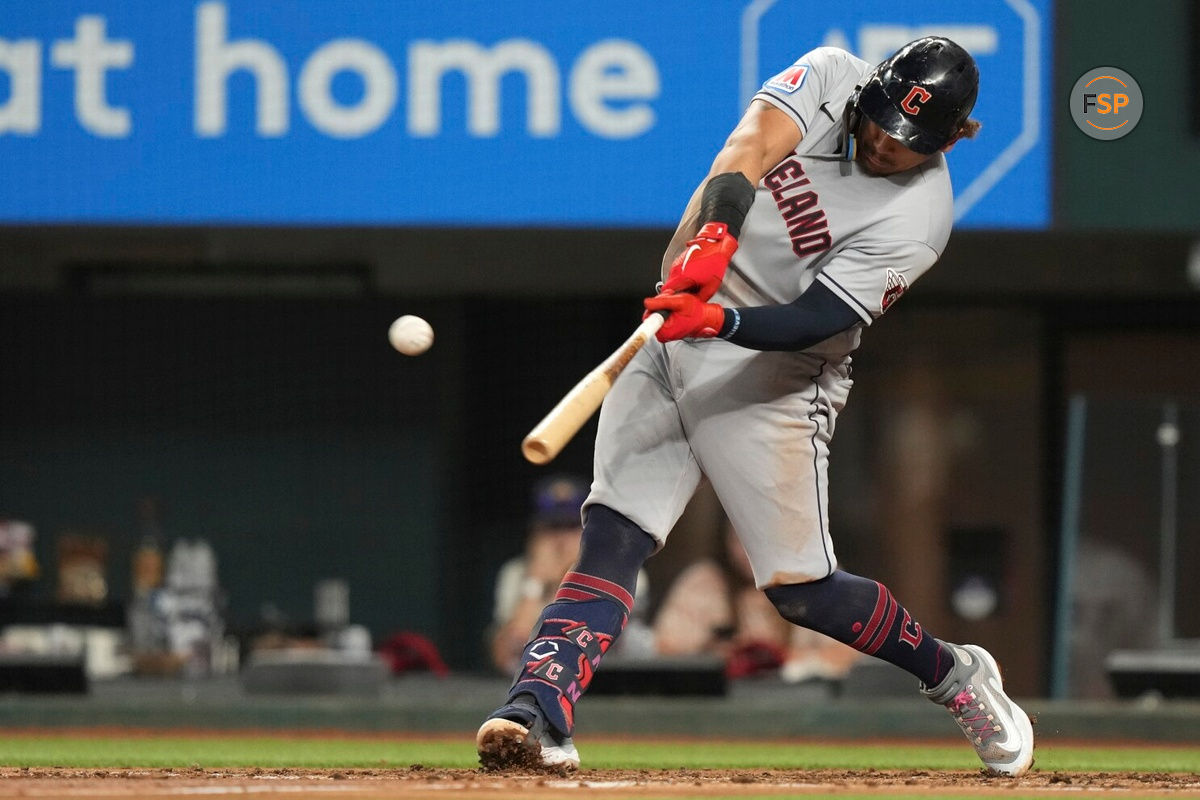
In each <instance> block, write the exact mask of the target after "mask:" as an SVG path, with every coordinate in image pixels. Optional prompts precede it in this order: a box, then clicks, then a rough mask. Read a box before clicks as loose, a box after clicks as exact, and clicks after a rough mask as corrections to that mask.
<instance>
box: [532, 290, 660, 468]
mask: <svg viewBox="0 0 1200 800" xmlns="http://www.w3.org/2000/svg"><path fill="white" fill-rule="evenodd" d="M664 319H665V317H664V316H663V314H661V313H656V314H651V315H650V316H648V317H646V318H645V319H644V320H642V324H641V325H639V326H638V327H637V330H635V331H634V332H633V334H632V335H631V336H630V337H629V338H628V339H626V340H625V342H624V343H623V344H622V345H621V346H620V347H618V348H617V349H616V350H614V351H613V352H612V355H610V356H609V357H608V358H606V359H604V360H603V361H601V362H600V364H599V365H598V366H597V367H596V368H595V369H593V370H592V371H591V372H589V373H588V374H587V375H585V376H583V380H581V381H579V383H577V384H575V385H574V386H573V387H572V388H571V391H569V392H567V393H566V394H565V395H564V396H563V399H562V400H559V401H558V405H556V406H555V407H554V408H552V409H550V413H549V414H547V415H546V416H545V417H543V418H542V421H541V422H539V423H538V424H537V425H535V426H534V428H533V430H531V431H530V432H529V435H528V436H526V437H525V440H524V441H522V442H521V452H522V453H523V454H524V455H525V458H526V459H527V460H528V461H531V462H532V463H534V464H549V463H550V462H551V461H552V460H553V459H554V457H555V456H557V455H558V454H559V452H561V451H562V449H563V448H564V447H566V445H567V442H569V441H571V438H572V437H573V436H574V435H575V434H576V433H578V432H579V429H580V428H582V427H583V423H585V422H587V421H588V420H589V419H591V416H592V414H594V413H596V409H597V408H599V407H600V404H601V403H602V402H603V401H604V396H605V395H606V394H608V390H609V389H611V388H612V385H613V382H614V381H616V379H617V376H618V375H620V374H621V371H622V370H623V369H625V367H626V366H628V364H629V362H630V360H631V359H632V358H633V357H634V356H635V355H637V352H638V351H639V350H641V349H642V347H643V346H644V345H645V344H646V342H648V341H650V339H651V338H652V337H653V336H654V334H656V333H657V332H658V329H659V328H661V327H662V324H663V320H664Z"/></svg>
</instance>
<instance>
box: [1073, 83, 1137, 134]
mask: <svg viewBox="0 0 1200 800" xmlns="http://www.w3.org/2000/svg"><path fill="white" fill-rule="evenodd" d="M1070 104H1071V119H1073V120H1075V124H1076V125H1077V126H1079V129H1080V130H1081V131H1083V132H1084V133H1086V134H1087V135H1088V136H1091V137H1092V138H1093V139H1101V140H1104V141H1111V140H1113V139H1120V138H1121V137H1122V136H1124V135H1125V134H1127V133H1129V132H1130V131H1131V130H1133V128H1134V126H1136V125H1137V124H1138V120H1140V119H1141V118H1142V90H1141V87H1139V86H1138V83H1137V81H1135V80H1134V79H1133V76H1131V75H1130V74H1129V73H1128V72H1125V71H1124V70H1121V69H1117V68H1116V67H1096V68H1095V69H1090V70H1088V71H1087V72H1085V73H1083V75H1082V76H1080V78H1079V80H1077V81H1075V87H1074V88H1073V89H1072V90H1071V97H1070Z"/></svg>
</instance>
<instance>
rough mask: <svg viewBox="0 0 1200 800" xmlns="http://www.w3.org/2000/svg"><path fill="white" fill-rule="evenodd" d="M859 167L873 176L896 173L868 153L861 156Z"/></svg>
mask: <svg viewBox="0 0 1200 800" xmlns="http://www.w3.org/2000/svg"><path fill="white" fill-rule="evenodd" d="M858 165H859V166H860V167H862V168H863V170H864V171H865V172H867V173H869V174H871V175H891V174H892V173H893V172H895V170H894V169H891V168H890V167H889V166H888V165H887V164H884V163H883V162H882V161H879V160H878V159H876V158H875V157H874V156H872V155H869V154H867V153H860V154H859V157H858Z"/></svg>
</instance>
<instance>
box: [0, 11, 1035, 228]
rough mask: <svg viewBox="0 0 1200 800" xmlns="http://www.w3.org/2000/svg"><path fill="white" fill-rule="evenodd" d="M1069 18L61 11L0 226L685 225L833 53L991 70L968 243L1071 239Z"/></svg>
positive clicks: (23, 93)
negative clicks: (761, 117) (978, 235)
mask: <svg viewBox="0 0 1200 800" xmlns="http://www.w3.org/2000/svg"><path fill="white" fill-rule="evenodd" d="M1049 6H1050V0H976V2H972V3H959V2H952V1H950V0H947V1H946V2H927V3H920V4H916V3H912V4H897V3H895V2H888V1H885V0H878V1H876V0H861V1H860V2H858V3H855V4H853V7H850V6H848V5H847V4H833V3H826V2H813V1H812V0H737V1H735V0H713V1H712V2H705V3H695V2H688V1H687V0H660V2H656V3H645V2H638V3H634V2H624V0H621V1H620V2H613V3H606V4H588V5H587V6H586V7H582V6H580V5H579V4H573V3H556V4H549V3H540V2H529V1H528V0H492V1H490V2H483V1H482V0H479V1H475V0H467V1H465V2H457V3H428V2H421V3H417V2H409V1H408V0H324V1H320V0H292V1H291V2H286V3H281V2H273V1H272V0H202V1H201V2H167V3H164V2H161V1H160V0H40V1H39V2H37V3H23V4H19V5H18V4H10V6H9V7H8V8H6V9H5V13H4V15H3V16H2V17H0V159H2V161H3V163H4V169H5V180H4V181H3V186H2V188H0V223H5V224H38V223H54V224H62V223H68V224H73V223H79V224H138V225H142V224H150V225H159V224H167V225H177V224H183V225H224V224H230V225H258V224H266V225H445V226H453V225H464V226H518V225H535V226H636V227H657V226H673V225H674V224H675V222H676V221H677V220H678V217H679V214H680V212H681V211H682V208H683V205H684V204H685V202H686V200H687V198H688V196H689V195H690V193H691V191H692V189H693V188H694V187H695V186H696V184H697V183H699V181H700V180H701V179H702V178H703V176H704V175H705V173H706V171H707V168H708V165H709V163H710V161H711V159H712V157H713V155H714V154H715V153H716V151H717V150H718V149H719V148H720V146H721V144H722V142H723V141H724V138H725V136H726V135H727V134H728V132H729V131H730V130H731V129H732V127H733V125H734V124H735V123H736V121H737V119H738V117H739V116H740V114H741V112H742V110H743V109H744V107H745V104H746V102H747V101H748V98H749V96H750V95H752V94H753V91H754V89H755V88H756V87H757V86H758V85H760V84H761V83H762V82H763V81H765V80H766V79H768V78H769V77H771V76H772V75H774V74H775V73H776V72H778V71H780V70H781V69H783V68H784V67H786V66H787V65H788V64H790V63H792V62H793V61H795V60H796V58H798V57H799V56H800V55H802V54H803V53H804V52H805V51H807V50H809V49H811V48H812V47H816V46H818V45H822V44H836V45H839V46H842V47H845V48H846V49H848V50H851V51H854V52H856V53H858V54H859V55H861V56H862V57H864V58H866V59H868V60H869V61H872V62H875V61H878V60H880V59H882V58H883V57H885V56H886V55H887V54H888V53H890V52H891V51H892V50H894V49H895V48H896V47H898V46H899V45H901V44H903V43H904V42H906V41H909V40H910V39H912V38H915V37H916V36H919V35H924V34H926V33H930V32H937V33H940V34H943V35H948V36H950V37H951V38H955V39H956V40H957V41H959V42H960V43H961V44H963V45H964V46H966V47H967V48H968V49H969V50H971V51H972V52H973V53H974V55H975V56H976V58H977V60H978V62H979V66H980V71H981V73H982V76H983V79H982V88H981V93H980V100H979V103H978V105H977V108H976V113H975V116H976V117H978V118H979V119H981V120H982V121H983V123H984V128H983V131H982V133H981V135H980V137H979V138H978V139H976V140H975V141H970V142H965V143H962V144H960V145H959V146H958V147H956V149H955V150H954V152H952V153H951V154H950V161H951V165H952V173H953V176H954V182H955V192H956V203H957V214H958V216H959V217H960V220H961V223H962V224H963V225H965V226H975V227H1039V226H1044V225H1046V224H1047V223H1048V222H1049V185H1048V147H1049V135H1048V130H1047V128H1046V125H1047V120H1048V111H1047V108H1048V104H1047V99H1046V98H1047V94H1048V87H1049V79H1050V76H1049V69H1048V65H1049V64H1050V63H1051V54H1050V52H1049V28H1050V24H1049V18H1048V17H1049Z"/></svg>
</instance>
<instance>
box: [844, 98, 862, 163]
mask: <svg viewBox="0 0 1200 800" xmlns="http://www.w3.org/2000/svg"><path fill="white" fill-rule="evenodd" d="M861 93H862V85H861V84H860V85H858V86H855V87H854V91H853V92H851V93H850V97H849V98H847V99H846V109H845V111H843V112H842V159H843V160H845V161H853V160H854V156H855V153H856V152H857V150H858V140H857V139H855V135H854V134H855V131H857V130H858V122H859V120H860V119H861V118H862V112H861V111H859V108H858V96H859V94H861Z"/></svg>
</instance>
